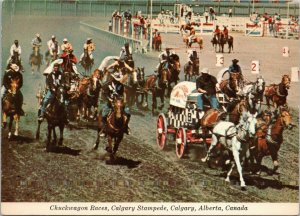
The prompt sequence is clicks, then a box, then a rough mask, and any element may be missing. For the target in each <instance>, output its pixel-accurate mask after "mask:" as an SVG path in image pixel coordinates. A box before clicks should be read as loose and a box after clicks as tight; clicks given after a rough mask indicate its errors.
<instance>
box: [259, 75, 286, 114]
mask: <svg viewBox="0 0 300 216" xmlns="http://www.w3.org/2000/svg"><path fill="white" fill-rule="evenodd" d="M290 85H291V77H290V76H289V75H283V76H282V79H281V83H279V84H277V85H276V84H272V85H270V86H266V87H265V93H264V95H265V98H266V102H267V106H268V107H269V108H270V100H271V101H272V105H273V107H274V108H275V109H276V108H277V107H279V106H284V105H286V104H287V101H286V98H287V96H288V89H289V88H290Z"/></svg>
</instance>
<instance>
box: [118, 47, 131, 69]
mask: <svg viewBox="0 0 300 216" xmlns="http://www.w3.org/2000/svg"><path fill="white" fill-rule="evenodd" d="M120 59H124V61H125V62H126V64H128V65H129V66H130V67H134V63H133V59H132V49H131V47H130V46H129V43H125V44H124V46H123V47H122V48H121V51H120Z"/></svg>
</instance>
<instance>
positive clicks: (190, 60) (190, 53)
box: [188, 48, 198, 65]
mask: <svg viewBox="0 0 300 216" xmlns="http://www.w3.org/2000/svg"><path fill="white" fill-rule="evenodd" d="M197 59H198V54H197V51H196V49H195V48H193V50H188V63H189V65H193V64H194V62H195V60H197Z"/></svg>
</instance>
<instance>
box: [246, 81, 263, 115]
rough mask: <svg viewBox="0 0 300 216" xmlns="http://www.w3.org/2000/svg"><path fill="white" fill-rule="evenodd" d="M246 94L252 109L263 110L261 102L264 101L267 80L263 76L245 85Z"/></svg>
mask: <svg viewBox="0 0 300 216" xmlns="http://www.w3.org/2000/svg"><path fill="white" fill-rule="evenodd" d="M242 91H243V94H244V96H246V98H247V101H248V104H249V107H250V110H255V111H257V112H258V113H260V112H261V103H262V101H263V96H264V91H265V80H264V78H263V77H262V76H258V77H257V78H256V82H253V83H250V84H248V85H245V86H244V88H243V89H242Z"/></svg>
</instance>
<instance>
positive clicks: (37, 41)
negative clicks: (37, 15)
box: [29, 33, 43, 62]
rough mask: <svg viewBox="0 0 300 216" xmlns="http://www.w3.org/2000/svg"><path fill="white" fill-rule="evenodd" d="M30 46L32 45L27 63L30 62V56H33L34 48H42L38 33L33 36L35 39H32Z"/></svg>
mask: <svg viewBox="0 0 300 216" xmlns="http://www.w3.org/2000/svg"><path fill="white" fill-rule="evenodd" d="M31 45H32V53H31V54H30V57H29V62H30V60H31V58H32V56H34V51H35V48H36V47H37V48H40V47H41V46H42V39H41V36H40V34H39V33H36V34H35V38H33V39H32V41H31ZM39 55H41V54H39ZM40 58H41V59H43V56H42V55H41V56H40Z"/></svg>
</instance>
